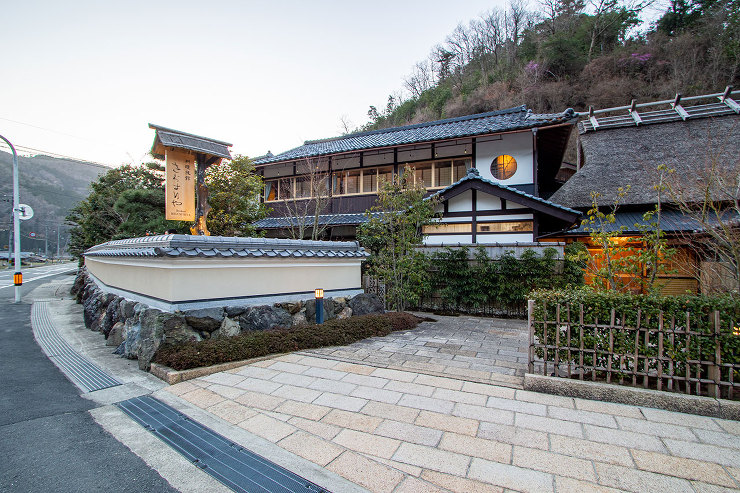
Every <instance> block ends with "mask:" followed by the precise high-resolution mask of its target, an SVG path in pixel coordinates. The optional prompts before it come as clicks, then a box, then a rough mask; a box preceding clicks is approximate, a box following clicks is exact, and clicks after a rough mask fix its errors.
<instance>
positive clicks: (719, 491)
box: [691, 481, 738, 493]
mask: <svg viewBox="0 0 740 493" xmlns="http://www.w3.org/2000/svg"><path fill="white" fill-rule="evenodd" d="M691 486H693V487H694V491H696V493H737V491H738V488H725V487H724V486H717V485H716V484H708V483H702V482H701V481H691Z"/></svg>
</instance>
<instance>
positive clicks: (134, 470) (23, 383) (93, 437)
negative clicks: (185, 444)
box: [0, 264, 177, 493]
mask: <svg viewBox="0 0 740 493" xmlns="http://www.w3.org/2000/svg"><path fill="white" fill-rule="evenodd" d="M70 265H71V266H72V267H73V268H74V267H75V266H74V264H68V265H67V268H69V266H70ZM52 267H60V266H59V265H57V266H48V267H37V268H35V269H29V270H28V271H26V272H27V274H24V276H27V277H26V279H27V280H28V281H29V282H28V284H25V283H24V287H25V288H26V289H28V290H30V289H33V287H34V286H35V285H37V284H39V283H40V281H41V279H46V280H48V279H50V278H51V276H55V275H64V274H59V272H56V273H54V272H53V269H52ZM37 269H42V270H37ZM3 274H5V273H3ZM32 279H35V280H36V281H35V282H34V281H33V280H32ZM11 283H12V278H11ZM4 284H6V280H5V278H4V277H2V276H0V286H3V287H0V375H2V377H0V492H39V491H54V492H80V493H83V492H84V493H87V492H90V493H92V492H95V493H98V492H100V491H115V492H132V493H134V492H135V493H142V492H170V491H172V492H174V491H177V490H175V489H173V488H172V487H170V486H169V484H168V483H167V482H166V481H165V480H164V479H162V477H161V476H159V474H157V472H155V471H154V470H152V469H151V468H149V467H148V466H147V465H146V463H144V461H142V460H141V459H140V458H139V457H138V456H136V455H135V454H133V453H132V452H131V451H130V450H129V449H128V448H126V447H125V446H124V445H122V444H121V443H119V442H118V441H117V440H116V439H115V438H113V437H112V436H111V435H110V434H108V433H107V432H106V431H105V430H103V429H102V428H101V427H100V426H99V425H98V424H97V423H96V422H95V421H94V420H93V418H92V416H90V414H89V413H88V412H87V411H88V410H89V409H91V408H93V407H95V406H96V404H95V403H94V402H92V401H89V400H87V399H83V398H82V397H81V396H80V393H79V390H78V389H77V387H75V386H74V385H73V384H72V383H71V382H69V381H68V380H67V379H66V377H65V376H64V375H63V374H62V373H61V372H60V371H59V370H58V369H57V367H56V366H54V364H53V363H51V361H49V359H47V357H46V356H45V355H44V353H43V352H42V351H41V349H40V348H39V346H38V345H37V344H36V342H35V340H34V338H33V333H32V330H31V322H30V319H31V305H30V304H28V303H19V304H14V303H12V296H13V289H12V287H11V288H7V287H5V286H4Z"/></svg>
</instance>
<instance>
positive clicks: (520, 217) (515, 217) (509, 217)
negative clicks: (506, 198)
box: [476, 214, 533, 223]
mask: <svg viewBox="0 0 740 493" xmlns="http://www.w3.org/2000/svg"><path fill="white" fill-rule="evenodd" d="M476 217H477V218H478V219H477V221H478V222H479V223H485V222H492V221H528V220H529V221H531V220H532V217H533V215H532V214H506V215H505V216H476Z"/></svg>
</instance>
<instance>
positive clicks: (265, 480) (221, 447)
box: [116, 396, 329, 493]
mask: <svg viewBox="0 0 740 493" xmlns="http://www.w3.org/2000/svg"><path fill="white" fill-rule="evenodd" d="M116 406H118V407H119V408H121V410H123V412H125V413H126V414H128V415H129V416H131V417H132V418H133V419H134V420H135V421H137V422H138V423H139V424H141V425H142V426H143V427H144V428H146V429H147V430H149V431H151V432H152V433H153V434H154V435H156V436H157V437H159V438H160V439H161V440H162V441H164V442H165V443H167V444H168V445H169V446H171V447H172V448H174V449H175V450H177V451H178V452H180V453H181V454H182V455H183V456H185V457H186V458H187V459H188V460H190V461H191V462H193V463H194V464H195V465H196V466H197V467H199V468H201V469H203V470H204V471H205V472H207V473H208V474H210V475H211V476H213V477H214V478H216V479H217V480H219V481H220V482H222V483H223V484H225V485H226V486H228V487H229V488H231V489H232V490H234V491H237V492H240V493H241V492H243V493H262V492H264V493H297V492H301V493H329V491H328V490H325V489H324V488H321V487H320V486H318V485H316V484H314V483H312V482H310V481H308V480H307V479H304V478H302V477H300V476H298V475H297V474H295V473H293V472H291V471H288V470H287V469H285V468H283V467H281V466H279V465H277V464H275V463H273V462H271V461H269V460H267V459H265V458H264V457H262V456H260V455H257V454H255V453H253V452H251V451H249V450H247V449H245V448H243V447H241V446H240V445H238V444H236V443H234V442H232V441H230V440H228V439H226V438H224V437H223V436H221V435H219V434H218V433H216V432H214V431H213V430H210V429H208V428H206V427H205V426H203V425H201V424H200V423H198V422H196V421H193V420H191V419H190V418H188V417H187V416H185V415H184V414H182V413H180V412H178V411H176V410H175V409H173V408H171V407H170V406H168V405H167V404H164V403H163V402H161V401H159V400H157V399H155V398H154V397H151V396H143V397H136V398H133V399H129V400H127V401H123V402H119V403H117V404H116Z"/></svg>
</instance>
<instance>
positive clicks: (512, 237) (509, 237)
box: [475, 233, 534, 243]
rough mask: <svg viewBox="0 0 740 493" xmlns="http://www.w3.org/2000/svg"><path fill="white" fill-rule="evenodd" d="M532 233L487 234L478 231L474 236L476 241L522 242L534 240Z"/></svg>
mask: <svg viewBox="0 0 740 493" xmlns="http://www.w3.org/2000/svg"><path fill="white" fill-rule="evenodd" d="M533 236H534V235H533V234H532V233H516V234H514V233H512V234H497V235H490V234H489V235H487V234H484V233H478V234H477V235H476V237H475V239H476V242H477V243H516V242H519V243H524V242H531V241H534V238H533Z"/></svg>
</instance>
